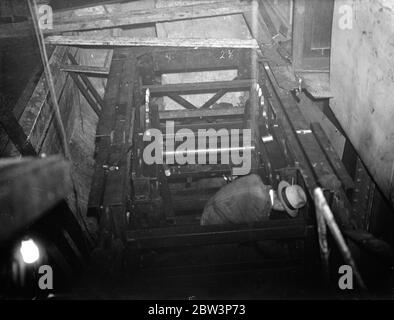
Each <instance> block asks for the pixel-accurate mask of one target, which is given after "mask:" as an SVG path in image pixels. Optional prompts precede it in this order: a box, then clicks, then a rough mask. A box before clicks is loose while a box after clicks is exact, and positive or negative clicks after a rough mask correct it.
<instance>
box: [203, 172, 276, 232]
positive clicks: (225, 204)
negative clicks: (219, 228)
mask: <svg viewBox="0 0 394 320" xmlns="http://www.w3.org/2000/svg"><path fill="white" fill-rule="evenodd" d="M270 189H271V187H270V186H266V185H264V183H263V182H262V181H261V178H260V177H259V176H258V175H255V174H252V175H249V176H246V177H242V178H238V179H236V180H235V181H233V182H231V183H230V184H228V185H225V186H224V187H222V188H221V189H220V190H219V191H218V192H217V193H216V194H215V195H214V196H213V197H212V198H211V199H209V200H208V202H207V204H206V205H205V208H204V212H203V215H202V217H201V225H210V224H231V223H251V222H257V221H263V220H268V218H269V214H270V211H271V208H272V204H271V199H270V195H269V191H270Z"/></svg>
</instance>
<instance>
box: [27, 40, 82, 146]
mask: <svg viewBox="0 0 394 320" xmlns="http://www.w3.org/2000/svg"><path fill="white" fill-rule="evenodd" d="M67 50H68V49H67V48H65V47H56V49H55V51H54V52H53V54H52V56H51V58H50V60H49V65H50V69H51V71H52V75H53V79H54V86H55V91H56V93H57V98H58V100H60V99H61V96H62V93H63V89H64V86H65V84H66V81H67V76H68V75H67V74H65V73H62V72H61V71H60V68H59V64H60V63H64V62H65V61H66V59H67V56H66V52H67ZM73 52H75V50H73ZM48 96H49V88H48V86H47V82H46V78H45V74H42V76H41V78H40V80H39V82H38V83H37V86H36V88H35V90H34V92H33V95H32V96H31V98H30V100H29V102H28V104H27V105H26V107H25V109H24V111H23V113H22V115H21V117H20V119H19V123H20V125H21V126H22V128H23V131H24V132H25V134H26V136H27V138H28V139H29V140H30V141H31V144H32V145H33V146H34V147H35V148H37V147H39V146H40V145H41V141H42V135H43V134H45V132H46V131H47V128H48V126H49V124H50V119H51V118H52V116H53V109H52V108H51V105H50V104H49V103H48Z"/></svg>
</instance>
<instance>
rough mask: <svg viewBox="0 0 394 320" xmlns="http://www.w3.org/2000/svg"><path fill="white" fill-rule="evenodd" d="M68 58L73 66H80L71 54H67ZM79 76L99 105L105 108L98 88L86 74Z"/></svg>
mask: <svg viewBox="0 0 394 320" xmlns="http://www.w3.org/2000/svg"><path fill="white" fill-rule="evenodd" d="M67 57H68V59H69V60H70V62H71V63H72V64H73V65H78V62H77V60H76V59H75V58H74V56H73V55H72V54H71V53H67ZM79 76H80V77H81V79H82V82H83V83H84V84H85V86H86V88H87V89H88V90H89V92H90V93H91V94H92V96H93V97H94V98H95V99H96V101H97V103H98V104H99V105H100V107H101V108H102V107H103V106H104V101H103V98H101V96H100V95H99V94H98V92H97V90H96V88H95V87H94V86H93V85H92V83H91V82H90V80H89V78H88V77H87V76H86V74H80V75H79Z"/></svg>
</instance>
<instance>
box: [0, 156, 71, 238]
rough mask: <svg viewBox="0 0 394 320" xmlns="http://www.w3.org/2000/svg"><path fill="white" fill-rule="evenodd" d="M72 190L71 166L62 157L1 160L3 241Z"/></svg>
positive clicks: (0, 220) (1, 227)
mask: <svg viewBox="0 0 394 320" xmlns="http://www.w3.org/2000/svg"><path fill="white" fill-rule="evenodd" d="M71 191H72V182H71V175H70V164H69V163H68V162H67V161H66V160H64V159H63V158H62V157H60V156H53V157H48V158H42V159H35V158H22V159H14V158H13V159H1V161H0V242H1V241H3V240H5V239H7V238H8V237H10V236H12V235H13V234H14V233H15V232H18V231H20V230H21V229H22V228H24V227H27V226H28V225H30V224H31V223H33V222H34V221H36V220H37V219H38V218H39V217H41V216H42V215H43V214H45V212H47V211H48V210H49V209H50V208H52V207H53V206H54V205H55V204H57V203H58V202H59V201H61V200H62V199H65V198H66V197H67V196H68V195H69V194H70V192H71Z"/></svg>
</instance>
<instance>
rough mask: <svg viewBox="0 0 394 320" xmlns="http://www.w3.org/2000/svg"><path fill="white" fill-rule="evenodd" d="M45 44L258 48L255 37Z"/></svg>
mask: <svg viewBox="0 0 394 320" xmlns="http://www.w3.org/2000/svg"><path fill="white" fill-rule="evenodd" d="M45 43H46V44H52V45H60V46H78V47H106V48H107V47H184V48H247V49H258V48H259V46H258V44H257V42H256V40H255V39H246V40H244V39H199V38H195V39H193V38H156V37H133V38H131V37H108V36H94V37H92V36H86V35H83V36H49V37H47V38H46V39H45Z"/></svg>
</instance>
